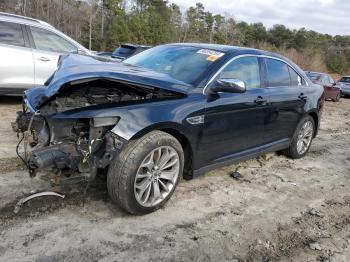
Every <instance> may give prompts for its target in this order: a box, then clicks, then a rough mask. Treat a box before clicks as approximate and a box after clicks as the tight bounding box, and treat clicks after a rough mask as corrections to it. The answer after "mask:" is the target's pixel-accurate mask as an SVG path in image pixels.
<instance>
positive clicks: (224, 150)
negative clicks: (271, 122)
mask: <svg viewBox="0 0 350 262" xmlns="http://www.w3.org/2000/svg"><path fill="white" fill-rule="evenodd" d="M225 78H230V79H232V78H234V79H239V80H242V81H244V82H245V84H246V88H247V90H246V92H245V93H240V94H232V93H220V94H218V97H216V98H214V99H212V98H211V97H208V101H207V104H206V113H205V118H204V127H203V137H202V142H201V145H200V148H201V149H200V151H201V157H200V158H199V159H201V162H202V163H201V164H202V165H207V164H215V163H216V162H222V161H225V160H229V159H230V158H232V157H234V156H235V155H236V156H238V155H241V154H245V153H246V154H247V153H251V152H252V151H254V150H255V149H256V148H257V147H258V146H260V145H261V144H262V142H263V141H262V138H263V124H264V114H265V107H266V104H267V102H268V101H267V90H266V89H264V88H261V81H260V66H259V60H258V58H257V57H254V56H247V57H241V58H238V59H236V60H233V61H232V62H231V63H230V64H228V65H227V66H226V67H225V68H224V69H223V70H222V71H221V73H220V74H219V75H218V77H217V79H225ZM217 79H216V80H217ZM215 82H216V81H215V80H214V81H213V82H212V85H215ZM209 88H210V86H209Z"/></svg>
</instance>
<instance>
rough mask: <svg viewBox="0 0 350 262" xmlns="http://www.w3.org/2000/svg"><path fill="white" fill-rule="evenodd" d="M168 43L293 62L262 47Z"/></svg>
mask: <svg viewBox="0 0 350 262" xmlns="http://www.w3.org/2000/svg"><path fill="white" fill-rule="evenodd" d="M168 45H180V46H191V47H196V48H201V49H211V50H215V51H219V52H224V53H231V54H233V53H237V54H252V55H265V56H270V57H275V58H279V59H282V60H286V61H288V62H291V61H290V60H289V59H288V58H286V57H285V56H282V55H280V54H277V53H273V52H269V51H265V50H261V49H255V48H250V47H243V46H231V45H219V44H205V43H172V44H168Z"/></svg>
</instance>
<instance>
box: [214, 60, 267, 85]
mask: <svg viewBox="0 0 350 262" xmlns="http://www.w3.org/2000/svg"><path fill="white" fill-rule="evenodd" d="M219 78H220V79H223V78H236V79H239V80H242V81H243V82H244V83H245V84H246V87H247V89H253V88H259V87H260V71H259V62H258V58H256V57H242V58H238V59H236V60H234V61H232V62H231V63H230V64H228V65H227V66H226V67H225V68H224V69H223V70H222V71H221V73H220V74H219Z"/></svg>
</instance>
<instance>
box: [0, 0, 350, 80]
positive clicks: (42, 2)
mask: <svg viewBox="0 0 350 262" xmlns="http://www.w3.org/2000/svg"><path fill="white" fill-rule="evenodd" d="M0 11H3V12H10V13H15V14H19V15H25V16H29V17H34V18H38V19H41V20H44V21H46V22H48V23H50V24H52V25H53V26H55V27H56V28H58V29H59V30H61V31H63V32H64V33H66V34H67V35H69V36H71V37H72V38H74V39H76V40H77V41H79V42H81V43H82V44H83V45H85V46H86V47H88V46H89V45H90V42H91V48H92V49H93V50H101V51H102V50H113V49H115V48H116V47H118V45H120V44H121V43H125V42H131V43H138V44H148V45H157V44H161V43H167V42H206V43H219V44H228V45H239V46H248V47H255V48H261V49H265V50H271V51H275V52H279V53H281V54H284V55H286V56H288V57H289V58H291V59H292V60H294V61H295V62H297V63H298V64H299V65H301V66H302V67H303V69H305V70H315V71H329V72H332V73H338V74H342V73H345V72H349V73H350V36H340V35H337V36H334V37H333V36H331V35H328V34H321V33H318V32H315V31H313V30H306V29H305V28H300V29H298V30H295V29H294V30H291V29H289V28H287V27H286V26H285V25H274V26H273V27H272V28H270V29H267V28H266V27H265V26H264V25H263V24H262V23H252V24H249V23H246V22H244V21H236V20H235V19H234V16H233V15H234V14H225V15H221V14H214V13H212V12H210V11H207V10H206V9H205V7H204V5H203V4H202V3H197V4H195V5H194V6H192V7H189V8H188V9H187V10H184V11H183V12H182V11H181V9H180V7H179V6H178V5H176V4H173V3H169V1H165V0H0Z"/></svg>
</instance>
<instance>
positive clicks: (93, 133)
mask: <svg viewBox="0 0 350 262" xmlns="http://www.w3.org/2000/svg"><path fill="white" fill-rule="evenodd" d="M178 97H179V95H178V94H175V93H172V92H170V91H165V90H161V89H155V88H151V87H141V86H137V85H133V84H128V83H123V82H118V81H115V80H108V79H89V80H83V81H76V82H72V83H67V84H65V86H63V87H62V89H61V90H60V92H59V93H57V95H55V96H54V97H52V98H50V99H49V100H47V101H45V102H44V103H42V104H41V105H40V108H37V111H36V112H31V111H30V110H29V108H30V107H29V106H28V105H25V104H24V106H23V111H21V112H18V113H17V119H16V122H14V123H12V127H13V130H14V131H15V132H17V133H18V134H21V135H22V139H21V142H23V144H24V156H23V157H22V156H20V157H21V158H22V160H23V161H24V162H25V164H26V166H27V167H28V169H29V173H30V175H32V176H34V175H35V173H36V172H37V171H38V170H42V169H51V170H54V171H55V172H56V173H57V174H64V173H65V172H67V171H70V172H71V171H72V170H73V171H79V172H82V173H87V174H88V176H87V177H88V180H93V179H94V178H95V176H96V174H97V172H98V170H99V169H104V168H106V167H107V166H108V165H109V164H110V163H111V161H112V160H113V159H114V158H115V156H116V155H117V154H118V153H119V152H120V150H121V149H122V148H123V145H124V144H125V142H126V141H125V140H124V139H123V138H121V137H118V136H117V135H116V134H114V133H113V132H111V130H112V129H113V127H114V126H116V125H117V124H118V121H119V119H120V116H118V115H111V116H102V117H99V116H95V117H90V116H89V114H86V116H84V117H81V118H76V117H75V118H71V117H69V114H67V118H65V117H57V115H58V114H60V113H62V112H63V113H65V112H70V111H71V110H72V111H74V110H77V109H82V110H84V109H85V110H90V111H91V110H94V109H96V110H98V109H99V108H100V107H101V106H102V107H110V108H115V107H122V106H126V105H130V104H137V103H147V102H153V101H162V100H167V99H173V98H178Z"/></svg>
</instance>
